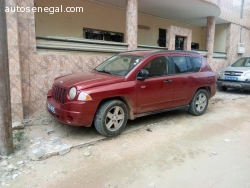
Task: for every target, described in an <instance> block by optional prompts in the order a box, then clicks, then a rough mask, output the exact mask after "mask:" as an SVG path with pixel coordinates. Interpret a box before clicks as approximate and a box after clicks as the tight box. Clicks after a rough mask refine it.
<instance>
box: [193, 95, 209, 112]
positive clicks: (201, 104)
mask: <svg viewBox="0 0 250 188" xmlns="http://www.w3.org/2000/svg"><path fill="white" fill-rule="evenodd" d="M206 105H207V96H206V95H205V94H204V93H200V94H199V95H198V96H197V98H196V102H195V108H196V110H197V111H199V112H202V111H203V110H204V109H205V108H206Z"/></svg>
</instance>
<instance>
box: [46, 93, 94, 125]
mask: <svg viewBox="0 0 250 188" xmlns="http://www.w3.org/2000/svg"><path fill="white" fill-rule="evenodd" d="M48 104H49V105H48ZM53 107H54V108H53ZM97 107H98V103H97V102H94V101H89V102H80V101H74V102H69V103H66V104H59V103H57V102H56V101H55V100H54V99H53V98H50V97H48V98H47V106H46V108H47V110H48V112H49V113H50V114H51V115H52V116H53V117H54V118H55V119H57V120H58V121H60V122H62V123H65V124H68V125H73V126H85V127H90V126H91V125H92V121H93V119H94V117H95V112H96V110H97Z"/></svg>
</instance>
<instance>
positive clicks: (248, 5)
mask: <svg viewBox="0 0 250 188" xmlns="http://www.w3.org/2000/svg"><path fill="white" fill-rule="evenodd" d="M6 6H7V7H6V8H9V9H6V12H7V29H8V50H9V66H10V82H11V84H10V88H11V104H12V117H13V119H14V120H15V119H22V118H29V116H31V115H32V114H34V113H35V112H37V111H39V110H40V109H44V108H45V101H46V94H47V91H48V90H49V89H50V88H51V85H52V83H53V80H54V78H55V77H57V76H60V75H64V74H70V73H74V72H80V71H87V70H90V69H92V68H94V67H95V66H97V65H98V64H99V63H101V62H102V61H103V60H105V59H106V58H108V57H110V56H112V55H113V54H115V53H117V52H121V51H125V50H133V49H160V50H161V49H169V50H172V49H184V50H194V51H197V52H199V53H200V54H202V55H204V56H205V57H207V59H208V62H209V64H210V66H211V67H212V69H213V70H214V71H215V72H216V71H218V70H219V69H221V68H223V67H226V66H227V65H229V64H231V63H232V62H234V61H235V60H236V59H238V58H239V57H241V56H246V55H250V11H249V10H250V0H155V1H152V0H119V1H118V0H71V1H68V0H60V1H59V0H58V1H57V0H6ZM17 6H18V7H19V11H17V10H15V11H13V10H14V8H17ZM20 7H21V8H22V9H21V8H20ZM25 7H26V9H25V10H24V9H23V8H25ZM27 7H28V8H29V9H27ZM34 7H36V11H34V10H35V9H33V8H34ZM46 7H47V9H46ZM67 7H68V8H70V7H71V8H70V9H66V8H67ZM77 7H78V8H79V7H80V8H81V7H82V9H77ZM11 8H12V9H11ZM11 10H12V11H11ZM29 10H30V11H29ZM42 10H43V11H42ZM45 10H47V11H45ZM65 10H69V11H68V12H66V11H65ZM73 11H75V12H73ZM76 11H78V12H76ZM239 46H240V47H241V49H239Z"/></svg>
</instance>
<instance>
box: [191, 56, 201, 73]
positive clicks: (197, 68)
mask: <svg viewBox="0 0 250 188" xmlns="http://www.w3.org/2000/svg"><path fill="white" fill-rule="evenodd" d="M192 60H193V67H194V72H199V71H200V69H201V64H202V59H201V58H199V57H193V58H192Z"/></svg>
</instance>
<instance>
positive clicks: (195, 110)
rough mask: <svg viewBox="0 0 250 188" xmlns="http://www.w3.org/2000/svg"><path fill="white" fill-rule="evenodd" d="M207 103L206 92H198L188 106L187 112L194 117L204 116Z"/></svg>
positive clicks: (203, 90) (201, 90) (202, 90)
mask: <svg viewBox="0 0 250 188" xmlns="http://www.w3.org/2000/svg"><path fill="white" fill-rule="evenodd" d="M208 102H209V96H208V92H207V91H206V90H205V89H200V90H198V91H197V92H196V93H195V95H194V97H193V99H192V100H191V102H190V104H189V109H188V112H189V113H190V114H193V115H195V116H200V115H202V114H204V112H205V111H206V110H207V106H208Z"/></svg>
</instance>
